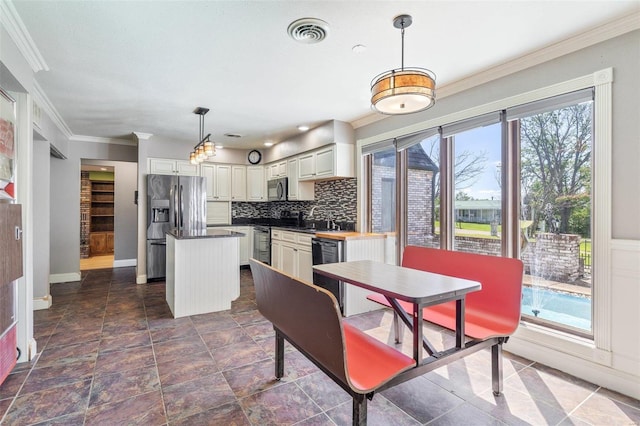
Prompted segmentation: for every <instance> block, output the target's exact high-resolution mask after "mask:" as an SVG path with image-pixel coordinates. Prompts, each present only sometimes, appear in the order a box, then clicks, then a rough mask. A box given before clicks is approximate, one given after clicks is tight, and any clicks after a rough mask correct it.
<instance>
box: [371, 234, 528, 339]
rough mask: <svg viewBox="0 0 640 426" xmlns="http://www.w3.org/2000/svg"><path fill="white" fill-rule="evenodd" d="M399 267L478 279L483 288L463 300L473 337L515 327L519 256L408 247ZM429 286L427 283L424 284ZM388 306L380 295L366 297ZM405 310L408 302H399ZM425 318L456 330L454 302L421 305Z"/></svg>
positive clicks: (468, 331)
mask: <svg viewBox="0 0 640 426" xmlns="http://www.w3.org/2000/svg"><path fill="white" fill-rule="evenodd" d="M402 266H404V267H407V268H413V269H419V270H422V271H427V272H433V273H437V274H442V275H447V276H451V277H458V278H465V279H468V280H473V281H478V282H480V284H482V289H481V290H479V291H476V292H473V293H469V294H468V295H467V297H466V300H465V334H466V335H467V336H469V337H471V338H473V339H479V340H486V339H489V338H492V337H499V336H509V335H511V334H513V332H514V331H515V330H516V328H518V324H519V322H520V304H521V297H522V273H523V265H522V261H520V260H519V259H512V258H507V257H498V256H487V255H481V254H475V253H466V252H460V251H448V250H440V249H432V248H427V247H417V246H407V247H406V248H405V250H404V253H403V257H402ZM425 285H428V283H425ZM367 298H368V299H369V300H372V301H374V302H377V303H380V304H383V305H386V306H391V305H390V304H389V302H388V301H387V300H386V299H385V297H384V296H382V295H381V294H377V293H374V294H371V295H369V296H368V297H367ZM400 304H401V305H402V306H403V308H404V309H405V310H406V311H407V312H412V311H413V306H412V305H411V304H409V303H405V302H400ZM423 316H424V319H425V321H429V322H432V323H434V324H438V325H440V326H442V327H445V328H448V329H450V330H455V329H456V305H455V302H447V303H443V304H440V305H435V306H430V307H428V308H424V310H423Z"/></svg>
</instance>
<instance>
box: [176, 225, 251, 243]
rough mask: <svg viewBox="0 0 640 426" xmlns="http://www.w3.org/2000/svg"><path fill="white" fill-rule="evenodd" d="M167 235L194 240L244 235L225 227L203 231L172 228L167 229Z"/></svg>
mask: <svg viewBox="0 0 640 426" xmlns="http://www.w3.org/2000/svg"><path fill="white" fill-rule="evenodd" d="M167 235H171V236H172V237H174V238H176V239H177V240H193V239H198V238H229V237H232V238H233V237H244V235H245V234H243V233H242V232H235V231H227V230H225V229H215V228H207V229H203V230H201V231H178V230H177V229H172V230H170V231H167Z"/></svg>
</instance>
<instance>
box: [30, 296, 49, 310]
mask: <svg viewBox="0 0 640 426" xmlns="http://www.w3.org/2000/svg"><path fill="white" fill-rule="evenodd" d="M52 303H53V298H52V297H51V295H50V294H47V295H46V296H42V297H35V298H34V299H33V310H34V311H40V310H42V309H49V308H50V307H51V304H52Z"/></svg>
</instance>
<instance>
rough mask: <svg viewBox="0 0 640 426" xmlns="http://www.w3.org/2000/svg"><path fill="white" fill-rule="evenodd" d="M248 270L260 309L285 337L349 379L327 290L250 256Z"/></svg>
mask: <svg viewBox="0 0 640 426" xmlns="http://www.w3.org/2000/svg"><path fill="white" fill-rule="evenodd" d="M249 262H250V265H251V273H252V275H253V282H254V284H255V289H256V302H257V303H258V310H259V311H260V313H261V314H262V315H263V316H264V317H265V318H266V319H267V320H269V321H271V323H273V325H274V326H275V327H276V328H278V329H279V330H280V331H281V332H282V333H283V334H284V335H285V336H287V338H288V340H290V341H294V342H296V344H297V345H298V346H299V347H300V349H301V350H302V351H304V352H307V353H309V354H313V357H314V358H315V359H316V360H317V361H318V362H319V363H320V364H322V365H323V366H324V367H325V368H327V369H329V370H330V371H331V373H332V374H334V375H335V376H336V377H337V378H338V379H339V380H341V381H342V382H343V383H349V381H348V380H347V376H346V369H345V349H344V348H345V345H344V338H343V330H342V324H341V320H340V318H341V316H340V311H339V307H338V302H337V300H336V299H335V297H334V296H333V295H332V294H331V293H330V292H329V291H327V290H324V289H322V288H320V287H316V286H314V285H310V284H307V283H305V282H302V281H298V280H296V279H295V278H293V277H290V276H288V275H285V274H283V273H281V272H278V271H277V270H275V269H273V268H272V267H270V266H268V265H265V264H263V263H260V262H257V261H255V260H253V259H251V260H250V261H249Z"/></svg>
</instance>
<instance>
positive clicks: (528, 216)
mask: <svg viewBox="0 0 640 426" xmlns="http://www.w3.org/2000/svg"><path fill="white" fill-rule="evenodd" d="M592 103H593V102H586V103H581V104H577V105H573V106H569V107H566V108H561V109H556V110H554V111H550V112H545V113H541V114H536V115H531V116H529V117H525V118H521V119H520V146H521V155H520V162H521V200H520V202H521V211H522V213H521V215H522V216H521V239H522V243H521V257H522V260H523V262H524V264H525V280H524V281H525V288H524V290H523V300H522V314H523V316H525V318H528V319H530V320H534V321H541V322H544V323H545V324H549V325H552V326H556V327H560V328H568V329H572V330H574V331H576V330H577V331H580V332H582V333H585V334H591V330H592V322H591V311H592V310H591V196H592V194H591V150H592Z"/></svg>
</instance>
